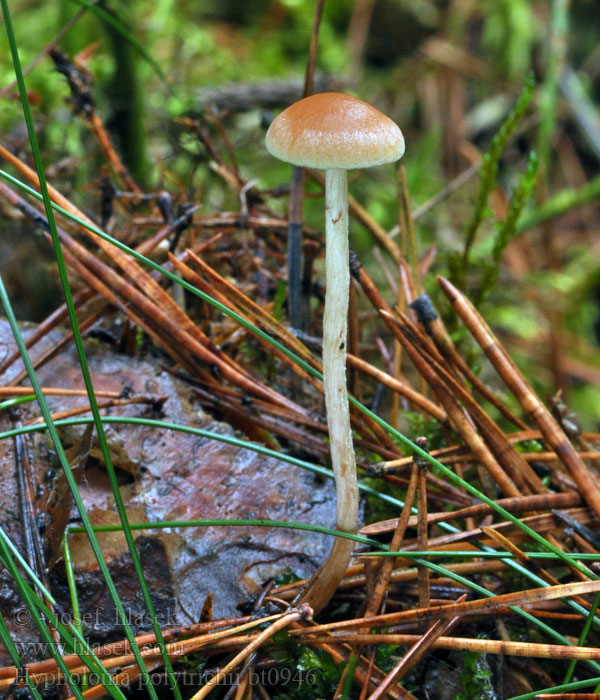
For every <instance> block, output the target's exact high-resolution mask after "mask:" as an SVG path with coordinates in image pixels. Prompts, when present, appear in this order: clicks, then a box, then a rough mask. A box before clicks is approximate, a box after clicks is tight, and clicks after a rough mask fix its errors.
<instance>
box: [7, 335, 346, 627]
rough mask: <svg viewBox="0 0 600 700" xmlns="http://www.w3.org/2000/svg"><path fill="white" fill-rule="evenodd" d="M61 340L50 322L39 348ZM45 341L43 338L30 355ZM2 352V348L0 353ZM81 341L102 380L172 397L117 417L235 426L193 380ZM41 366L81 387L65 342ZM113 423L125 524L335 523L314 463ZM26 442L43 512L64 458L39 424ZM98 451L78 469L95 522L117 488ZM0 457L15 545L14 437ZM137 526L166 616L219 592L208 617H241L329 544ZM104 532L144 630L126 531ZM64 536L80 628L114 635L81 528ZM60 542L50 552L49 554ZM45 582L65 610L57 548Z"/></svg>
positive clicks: (64, 400) (68, 404)
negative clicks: (265, 588) (207, 406)
mask: <svg viewBox="0 0 600 700" xmlns="http://www.w3.org/2000/svg"><path fill="white" fill-rule="evenodd" d="M27 332H28V331H24V334H25V335H27ZM59 338H60V335H59V334H58V333H53V334H51V336H50V337H48V338H46V339H45V341H44V343H42V344H41V346H42V347H43V348H44V349H45V348H47V347H49V346H50V345H51V344H54V343H55V342H56V341H57V340H58V339H59ZM1 348H4V352H5V353H6V354H8V353H10V352H12V349H13V348H14V342H13V340H12V335H11V333H10V329H9V327H8V324H7V323H6V322H5V321H0V349H1ZM40 350H41V348H37V349H36V351H35V353H34V356H37V354H38V353H39V352H40ZM4 352H2V351H1V350H0V361H1V359H2V357H1V356H2V355H3V354H4ZM86 352H87V355H88V362H89V365H90V371H91V373H92V381H93V384H94V387H95V388H96V390H103V389H104V390H112V391H118V392H121V391H123V390H125V389H126V388H127V389H128V390H130V391H133V392H134V393H136V394H139V393H143V394H153V395H157V396H158V395H160V396H163V397H166V400H165V401H164V403H163V404H162V406H161V409H160V411H161V413H160V416H159V415H157V408H156V406H154V407H152V406H148V405H143V404H134V405H129V406H124V407H116V408H112V409H110V414H111V415H129V416H141V415H144V416H146V417H152V418H159V417H160V418H162V419H164V420H166V421H170V422H173V423H181V424H186V425H193V426H195V427H198V428H203V429H205V430H210V431H213V432H215V433H218V434H221V435H233V433H234V431H233V430H232V428H231V427H229V426H228V425H226V424H224V423H221V422H217V421H214V420H213V419H212V418H211V417H210V416H209V415H207V414H206V413H205V412H204V411H203V410H202V408H201V407H200V405H199V404H198V403H197V402H196V401H195V399H194V397H193V394H192V390H191V389H190V387H189V386H188V385H186V384H185V383H184V382H182V381H180V380H178V379H176V378H175V377H173V376H172V375H171V374H169V373H167V372H165V371H164V370H162V369H161V368H159V367H158V366H156V365H155V364H153V362H152V361H147V360H137V359H133V358H131V357H127V356H123V355H116V354H115V353H114V350H113V349H112V348H110V347H108V346H105V345H102V344H99V343H97V342H88V343H87V345H86ZM18 364H20V363H18ZM20 369H21V366H17V365H15V366H14V367H13V368H11V369H10V370H9V372H8V373H7V375H8V376H4V377H3V383H4V384H8V383H10V380H11V378H12V377H14V376H16V374H17V372H18V371H20ZM38 376H39V378H40V381H41V383H42V385H43V386H60V387H65V388H82V387H83V380H82V377H81V372H80V370H79V366H78V362H77V358H76V355H75V351H74V349H72V348H69V349H67V350H66V351H62V352H61V353H60V354H59V355H58V356H57V357H55V358H54V359H52V360H51V361H50V362H49V363H48V364H47V365H46V366H44V367H43V368H41V369H40V370H39V373H38ZM26 383H27V382H26ZM48 403H49V404H50V407H51V409H52V410H53V411H58V410H65V409H70V408H74V407H76V406H82V405H85V404H87V399H83V398H79V397H56V396H52V397H48ZM37 415H39V409H38V407H37V404H35V403H33V404H26V407H24V408H22V409H21V420H22V422H25V421H26V420H28V419H29V418H30V417H33V416H37ZM0 421H1V427H2V429H8V428H10V427H12V426H11V424H10V421H9V420H8V417H7V416H6V415H2V416H1V417H0ZM83 431H84V428H80V427H78V428H70V429H68V430H64V431H62V436H63V438H64V440H63V441H64V442H65V443H68V444H73V443H75V442H77V441H78V440H81V439H82V437H83ZM107 433H108V436H109V443H110V447H111V455H112V458H113V461H114V464H115V467H116V469H117V473H118V477H119V483H120V490H121V494H122V497H123V499H124V502H125V506H126V509H127V512H128V517H129V519H130V521H131V522H152V521H154V522H156V521H159V520H160V521H167V520H169V521H172V520H195V519H207V518H263V519H269V520H287V521H298V522H304V523H315V524H319V525H324V526H328V527H332V526H334V523H335V490H334V486H333V483H332V482H331V481H329V480H327V481H326V482H324V483H322V482H320V481H317V480H316V479H315V477H314V475H313V474H312V473H309V472H306V471H303V470H302V469H300V468H298V467H295V466H292V465H289V464H286V463H284V462H281V461H279V460H277V459H273V458H267V457H264V456H261V455H258V454H256V453H255V452H252V451H250V450H246V449H240V448H238V447H233V446H230V445H226V444H223V443H220V442H216V441H214V440H211V439H208V438H202V437H198V436H194V435H188V434H184V433H180V432H175V431H169V430H162V429H156V428H150V427H144V426H132V425H113V426H111V427H110V428H107ZM25 443H26V444H27V447H28V449H29V450H35V453H36V459H35V460H34V461H35V465H36V466H35V470H34V478H35V480H36V482H37V485H38V486H37V492H36V493H37V497H36V503H35V505H36V508H37V509H38V510H39V511H40V512H43V511H44V510H47V504H48V502H49V500H51V499H52V498H54V500H56V490H57V489H58V488H62V489H63V490H64V484H63V485H62V486H61V483H62V479H64V477H63V476H62V472H61V470H60V467H59V468H58V471H57V468H56V460H55V458H53V454H52V446H51V444H49V441H48V442H47V441H46V438H44V437H43V436H42V435H41V434H36V435H28V436H26V438H25ZM99 455H100V453H99V450H98V448H97V446H95V447H92V450H91V453H90V458H89V459H88V461H87V465H86V466H85V468H81V467H80V468H79V469H81V472H82V473H81V476H80V478H79V486H80V492H81V494H82V497H83V500H84V503H85V505H86V509H87V510H88V512H89V514H90V517H91V519H92V521H93V522H94V523H95V524H105V523H117V522H118V517H117V513H116V509H115V505H114V498H113V495H112V493H111V490H110V485H109V482H108V477H107V475H106V472H105V468H104V465H103V463H102V462H101V460H100V459H99ZM0 469H1V470H2V481H3V484H5V485H6V486H5V488H4V493H3V494H2V495H1V497H0V512H1V513H0V517H1V521H2V523H3V524H5V529H6V528H7V526H8V532H9V534H10V535H11V537H12V538H13V541H14V542H15V544H16V545H17V547H18V548H19V550H20V551H21V552H24V551H25V550H24V541H23V537H22V532H21V526H20V520H19V507H18V503H19V501H18V498H17V497H16V493H17V489H16V481H15V461H14V448H13V444H11V442H10V441H3V442H1V443H0ZM34 491H35V489H34ZM62 502H64V507H65V508H69V509H71V514H70V515H71V524H74V523H76V522H77V519H78V514H77V512H76V511H75V510H73V509H72V504H71V502H70V500H69V499H68V498H66V497H63V498H62ZM57 520H60V519H57V518H55V522H56V521H57ZM53 527H54V523H53V522H50V523H47V524H46V527H45V529H44V532H43V533H42V536H43V539H44V546H45V547H46V550H47V549H48V542H49V537H50V536H51V537H52V540H53V541H54V542H56V541H57V533H56V532H55V531H54V532H53V529H52V528H53ZM58 534H60V533H58ZM135 537H136V546H137V548H138V551H139V552H140V555H141V557H142V564H143V566H144V570H145V574H146V578H147V580H148V583H149V587H150V590H151V594H152V596H153V598H154V601H155V604H156V605H157V611H158V614H159V621H160V622H161V624H164V625H169V624H180V623H185V622H189V617H191V618H193V619H196V618H197V617H198V616H199V614H200V611H201V608H202V605H203V602H204V600H205V597H206V596H207V595H208V594H209V593H212V594H213V595H214V615H215V617H219V616H229V615H236V614H237V609H236V606H237V605H238V604H239V603H240V602H241V601H242V600H244V599H247V598H248V596H249V595H251V594H252V593H254V592H256V591H257V590H259V588H260V586H261V585H262V584H263V583H264V582H265V581H266V580H268V579H269V578H271V577H273V576H276V575H278V574H280V573H284V572H285V571H286V570H287V569H288V568H290V569H291V570H292V571H293V572H294V573H296V574H297V575H299V576H302V577H304V576H308V575H310V574H311V573H312V572H313V571H314V569H315V568H316V567H317V566H318V564H319V563H320V562H321V561H322V559H323V558H324V556H325V554H326V551H327V550H328V548H329V546H330V542H329V541H328V540H327V538H325V537H323V536H321V535H314V534H311V533H308V532H304V531H299V530H289V529H281V528H277V529H275V528H271V529H267V528H261V527H204V528H184V527H178V528H173V529H169V530H156V529H154V530H152V529H149V530H138V531H135ZM98 539H99V542H100V544H101V547H102V550H103V552H104V555H105V558H106V561H107V562H108V564H109V567H110V570H111V573H112V575H113V577H114V579H115V583H116V585H117V588H118V590H119V594H120V595H121V596H122V598H123V599H124V602H125V603H126V607H127V608H128V614H130V615H131V619H132V621H133V622H134V628H135V629H136V630H141V629H148V627H149V625H148V620H147V617H146V615H145V611H144V606H143V601H142V599H141V595H140V592H139V587H138V584H137V579H136V577H135V574H134V572H133V570H132V567H131V561H130V557H129V554H128V552H127V548H126V544H125V538H124V536H123V535H122V534H121V533H102V534H99V535H98ZM70 546H71V551H72V558H73V561H74V564H75V572H76V578H77V586H78V591H79V596H80V600H81V605H82V616H83V618H84V621H85V622H86V629H87V632H88V633H89V634H91V635H92V637H93V638H95V639H96V638H97V639H113V638H118V637H120V636H122V632H121V630H120V629H119V625H118V623H117V621H116V618H115V612H114V610H113V606H112V603H111V602H110V599H109V597H108V595H107V592H106V587H105V586H104V584H103V582H102V580H101V576H100V574H99V571H98V567H97V563H96V561H95V559H94V556H93V554H92V552H91V549H90V547H89V545H88V544H87V541H86V537H85V535H73V536H72V537H71V538H70ZM54 548H55V547H54ZM55 554H56V552H47V556H49V557H51V556H55ZM51 581H52V586H53V593H54V594H55V595H56V597H57V599H59V600H60V602H61V604H62V605H63V607H64V608H65V609H70V604H69V599H68V594H67V589H66V579H65V575H64V564H63V562H62V560H59V562H58V564H57V565H56V566H54V567H53V569H52V576H51ZM0 585H1V589H0V605H1V606H2V608H3V610H4V611H5V613H8V617H9V618H10V610H11V609H14V607H15V606H18V605H19V604H18V603H17V602H16V600H15V595H14V591H13V588H12V585H11V584H10V582H9V581H8V580H7V578H6V576H5V575H3V578H2V580H1V582H0ZM14 631H15V630H14V628H13V632H14ZM17 631H18V626H17Z"/></svg>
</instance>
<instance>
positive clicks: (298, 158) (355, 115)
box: [265, 92, 404, 170]
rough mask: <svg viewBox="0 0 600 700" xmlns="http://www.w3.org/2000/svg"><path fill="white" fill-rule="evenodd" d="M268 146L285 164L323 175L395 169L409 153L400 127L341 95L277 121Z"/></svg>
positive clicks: (324, 96)
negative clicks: (385, 165) (374, 167)
mask: <svg viewBox="0 0 600 700" xmlns="http://www.w3.org/2000/svg"><path fill="white" fill-rule="evenodd" d="M265 144H266V146H267V150H268V151H269V153H271V154H272V155H274V156H275V157H276V158H279V159H280V160H284V161H286V162H287V163H292V164H293V165H302V166H305V167H308V168H320V169H321V170H329V169H342V170H349V169H351V168H368V167H370V166H372V165H380V164H382V163H393V162H395V161H397V160H398V159H399V158H401V157H402V154H403V153H404V137H403V136H402V132H401V131H400V128H399V127H398V126H397V124H395V123H394V122H393V121H392V120H391V119H390V118H389V117H386V116H385V114H382V113H381V112H380V111H379V110H378V109H375V107H373V106H371V105H370V104H368V103H367V102H363V101H362V100H359V99H358V98H357V97H352V95H345V94H343V93H340V92H322V93H319V94H317V95H311V96H310V97H305V98H304V99H303V100H300V101H299V102H295V103H294V104H293V105H291V106H290V107H288V108H287V109H285V110H284V111H283V112H282V113H281V114H280V115H279V116H277V117H276V118H275V119H274V120H273V123H272V124H271V126H270V127H269V130H268V131H267V136H266V140H265Z"/></svg>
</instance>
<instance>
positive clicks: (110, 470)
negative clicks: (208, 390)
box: [0, 0, 182, 700]
mask: <svg viewBox="0 0 600 700" xmlns="http://www.w3.org/2000/svg"><path fill="white" fill-rule="evenodd" d="M0 2H1V6H2V13H3V15H4V22H5V28H6V35H7V38H8V43H9V47H10V51H11V56H12V61H13V67H14V72H15V77H16V79H17V84H18V86H19V93H20V96H21V103H22V106H23V115H24V118H25V122H26V125H27V131H28V135H29V141H30V144H31V150H32V153H33V158H34V161H35V166H36V171H37V176H38V180H39V184H40V192H41V195H42V199H43V202H44V208H45V211H46V218H47V221H48V226H49V228H50V233H51V236H52V242H53V246H54V252H55V256H56V263H57V267H58V272H59V276H60V280H61V284H62V287H63V292H64V295H65V302H66V305H67V309H68V315H69V321H70V323H71V328H72V331H73V339H74V341H75V347H76V349H77V355H78V358H79V363H80V366H81V373H82V375H83V380H84V384H85V387H86V390H87V393H88V399H89V402H90V407H91V410H92V415H93V416H94V423H95V426H96V431H97V435H98V441H99V443H100V448H101V451H102V456H103V459H104V463H105V466H106V471H107V474H108V477H109V480H110V484H111V488H112V490H113V494H114V497H115V502H116V505H117V510H118V513H119V517H120V519H121V522H122V523H123V531H124V535H125V539H126V541H127V545H128V548H129V552H130V555H131V559H132V564H133V567H134V570H135V572H136V576H137V578H138V582H139V586H140V589H141V592H142V597H143V599H144V604H145V606H146V609H147V611H148V613H149V616H150V620H151V624H152V629H153V631H154V633H155V635H156V639H157V645H158V646H159V648H160V650H161V655H162V658H163V662H164V664H165V668H166V670H167V675H168V678H169V683H170V685H171V688H172V690H173V693H174V695H175V698H176V700H182V697H181V693H180V691H179V688H178V686H177V681H176V679H175V674H174V672H173V667H172V664H171V661H170V659H169V657H168V655H167V652H166V648H165V643H164V639H163V637H162V633H161V630H160V626H159V624H158V621H157V619H156V612H155V610H154V605H153V603H152V599H151V596H150V591H149V589H148V586H147V584H146V580H145V577H144V573H143V569H142V565H141V561H140V558H139V555H138V552H137V549H136V547H135V542H134V539H133V535H132V534H131V530H130V529H129V528H128V519H127V514H126V512H125V506H124V505H123V500H122V498H121V493H120V490H119V485H118V481H117V477H116V473H115V469H114V466H113V464H112V459H111V456H110V450H109V447H108V442H107V440H106V436H105V434H104V428H103V426H102V422H101V420H100V411H99V409H98V402H97V400H96V396H95V394H94V387H93V384H92V379H91V375H90V372H89V368H88V365H87V360H86V357H85V350H84V348H83V340H82V337H81V333H80V331H79V325H78V322H77V316H76V314H75V307H74V304H73V297H72V294H71V290H70V286H69V281H68V275H67V269H66V265H65V261H64V257H63V254H62V249H61V245H60V240H59V236H58V231H57V228H56V221H55V219H54V212H53V209H52V202H51V199H50V195H49V192H48V186H47V183H46V178H45V173H44V168H43V164H42V158H41V154H40V151H39V146H38V141H37V136H36V132H35V127H34V124H33V117H32V114H31V109H30V107H29V101H28V98H27V90H26V86H25V80H24V77H23V71H22V68H21V62H20V58H19V52H18V48H17V43H16V38H15V34H14V30H13V26H12V21H11V16H10V11H9V8H8V3H7V0H0ZM2 304H3V306H4V308H5V310H6V313H7V316H12V319H11V329H12V332H13V335H14V336H15V340H16V342H17V345H19V350H20V352H21V356H22V358H23V362H24V363H25V366H26V368H27V373H28V375H29V379H30V381H31V383H32V386H33V387H34V389H35V394H36V397H37V400H38V403H39V404H40V408H41V409H42V413H43V414H44V418H45V419H46V422H47V423H48V426H49V428H50V424H51V420H52V419H51V416H50V412H49V409H48V405H47V402H46V399H45V397H44V395H43V393H42V391H41V389H40V386H39V383H38V382H37V378H36V377H35V371H34V369H33V366H32V365H31V362H26V357H27V358H28V355H27V350H26V348H25V345H24V343H23V342H22V338H21V342H20V343H19V338H20V332H19V330H18V327H17V325H16V321H15V318H14V314H12V309H10V301H9V300H8V296H7V294H6V290H5V289H4V284H3V283H2ZM9 311H10V313H9ZM34 380H35V381H34ZM50 434H51V437H52V441H53V443H54V445H55V447H56V450H57V453H58V457H59V460H60V462H61V465H62V467H63V471H64V472H65V474H66V475H67V482H68V484H69V487H70V489H71V491H72V492H73V498H74V500H75V503H76V505H77V508H78V510H79V511H80V514H81V517H82V521H83V522H84V523H85V524H86V525H89V520H87V514H86V512H85V508H84V506H83V502H82V501H81V498H80V497H79V493H78V490H77V485H76V482H75V480H74V478H73V476H72V474H71V469H70V466H69V464H68V461H67V459H66V455H65V454H64V450H63V449H62V445H61V443H60V439H59V437H58V433H56V431H54V433H53V432H52V431H51V432H50ZM86 521H87V522H86ZM89 535H91V537H92V538H93V537H94V535H93V532H92V531H91V529H90V530H89V534H88V536H89ZM90 544H91V545H92V550H93V551H94V555H95V556H96V559H97V560H98V565H99V566H100V570H101V572H102V575H103V576H104V579H105V581H106V585H107V588H108V590H109V593H110V596H111V598H112V600H113V602H114V604H115V606H116V608H117V612H118V616H119V619H120V622H121V624H123V626H124V628H125V632H126V636H127V638H128V641H129V642H130V644H131V649H132V652H133V654H134V656H135V658H136V662H137V664H138V666H139V669H140V671H141V674H142V679H143V681H144V683H145V684H146V685H147V687H148V692H149V693H150V696H151V698H152V700H158V696H157V694H156V690H155V689H154V687H153V685H152V683H151V680H150V676H149V675H148V672H147V670H146V666H145V664H144V660H143V658H142V656H141V653H140V650H139V648H138V645H137V643H136V641H135V637H134V635H133V632H132V630H131V626H130V624H129V621H128V618H127V615H126V614H125V610H124V608H123V604H122V602H121V601H120V599H119V596H118V593H117V590H116V588H115V587H114V583H113V581H112V578H111V577H110V572H109V570H108V567H107V566H106V563H105V562H104V558H103V556H102V552H101V551H100V547H99V545H98V543H97V542H94V541H92V539H90Z"/></svg>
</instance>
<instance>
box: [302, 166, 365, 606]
mask: <svg viewBox="0 0 600 700" xmlns="http://www.w3.org/2000/svg"><path fill="white" fill-rule="evenodd" d="M325 198H326V199H325V201H326V213H325V243H326V250H325V253H326V269H325V278H326V279H325V281H326V285H327V288H326V292H325V313H324V317H323V384H324V388H325V406H326V409H327V425H328V427H329V440H330V450H331V462H332V466H333V473H334V476H335V485H336V491H337V507H336V528H337V529H338V530H343V531H344V532H352V533H354V532H356V528H357V523H358V486H357V482H356V463H355V459H354V448H353V445H352V434H351V431H350V411H349V407H348V397H347V394H346V336H347V325H348V324H347V317H348V295H349V287H350V270H349V264H348V177H347V171H346V170H327V171H326V180H325ZM353 548H354V542H353V541H352V540H346V539H341V538H336V539H335V541H334V543H333V547H332V549H331V552H330V553H329V557H328V558H327V560H326V561H325V562H324V563H323V565H322V566H321V567H320V569H319V570H318V571H317V573H316V574H315V575H314V576H313V578H312V579H311V581H310V583H309V584H308V587H307V588H306V590H305V591H304V593H303V594H302V596H301V599H300V600H301V601H302V602H307V603H308V604H309V605H310V606H311V607H312V608H313V610H314V611H315V613H316V612H318V611H319V610H321V609H322V608H323V607H324V606H325V605H326V604H327V602H328V601H329V599H330V598H331V596H332V595H333V594H334V593H335V590H336V589H337V586H338V584H339V582H340V580H341V579H342V577H343V576H344V573H345V571H346V568H347V566H348V564H349V562H350V555H351V554H352V550H353Z"/></svg>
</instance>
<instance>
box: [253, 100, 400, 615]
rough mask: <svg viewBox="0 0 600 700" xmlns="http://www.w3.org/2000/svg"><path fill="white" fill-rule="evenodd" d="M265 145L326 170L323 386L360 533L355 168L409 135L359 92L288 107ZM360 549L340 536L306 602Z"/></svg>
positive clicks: (321, 594) (387, 157)
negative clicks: (351, 304) (351, 249)
mask: <svg viewBox="0 0 600 700" xmlns="http://www.w3.org/2000/svg"><path fill="white" fill-rule="evenodd" d="M265 143H266V147H267V149H268V151H269V152H270V153H271V154H272V155H274V156H275V157H276V158H279V159H280V160H283V161H286V162H288V163H292V164H293V165H299V166H304V167H309V168H318V169H321V170H325V210H326V212H325V242H326V270H325V282H326V292H325V311H324V317H323V384H324V389H325V406H326V409H327V424H328V428H329V438H330V450H331V462H332V466H333V472H334V476H335V484H336V491H337V508H336V527H337V529H338V530H341V531H343V532H351V533H355V532H356V529H357V525H358V485H357V481H356V464H355V458H354V448H353V444H352V434H351V430H350V412H349V407H348V397H347V393H346V335H347V315H348V294H349V285H350V272H349V262H348V177H347V171H348V170H349V169H352V168H367V167H371V166H372V165H380V164H383V163H393V162H395V161H397V160H398V159H399V158H401V157H402V154H403V153H404V138H403V136H402V132H401V131H400V129H399V128H398V126H397V125H396V124H395V123H394V122H393V121H392V120H391V119H389V118H388V117H386V116H385V115H383V114H382V113H381V112H379V111H378V110H377V109H375V107H372V106H371V105H370V104H367V103H366V102H363V101H362V100H359V99H357V98H356V97H352V96H351V95H345V94H342V93H336V92H325V93H320V94H317V95H311V96H310V97H306V98H304V99H302V100H300V101H299V102H296V103H295V104H293V105H291V106H290V107H288V108H287V109H286V110H284V111H283V112H282V113H281V114H280V115H279V116H277V117H276V118H275V119H274V120H273V122H272V124H271V126H270V127H269V130H268V131H267V136H266V142H265ZM353 547H354V543H353V541H352V540H348V539H345V538H336V540H335V541H334V544H333V547H332V549H331V552H330V554H329V557H328V559H327V560H326V561H325V562H324V563H323V565H322V566H321V567H320V568H319V570H318V571H317V572H316V574H315V575H314V576H313V578H312V579H311V581H310V582H309V584H308V586H307V588H306V589H305V591H304V592H303V594H302V596H301V599H300V600H301V601H302V602H306V603H308V604H309V605H310V606H311V607H312V608H313V609H314V611H315V612H318V611H319V610H321V609H322V608H323V607H324V606H325V605H326V604H327V602H328V601H329V600H330V598H331V597H332V595H333V594H334V593H335V590H336V589H337V586H338V584H339V582H340V580H341V579H342V577H343V576H344V573H345V571H346V568H347V566H348V563H349V561H350V556H351V554H352V549H353Z"/></svg>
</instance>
